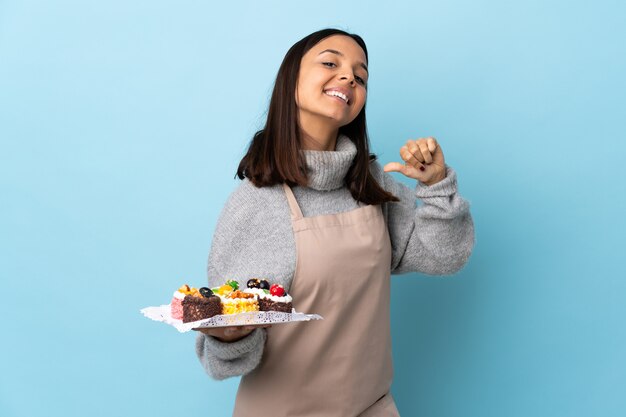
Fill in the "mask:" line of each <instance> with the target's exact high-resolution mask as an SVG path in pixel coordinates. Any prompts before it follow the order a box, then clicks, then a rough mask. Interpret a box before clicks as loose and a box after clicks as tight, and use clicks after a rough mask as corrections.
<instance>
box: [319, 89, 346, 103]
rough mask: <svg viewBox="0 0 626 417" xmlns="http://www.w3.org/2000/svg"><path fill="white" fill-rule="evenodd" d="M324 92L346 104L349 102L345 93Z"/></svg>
mask: <svg viewBox="0 0 626 417" xmlns="http://www.w3.org/2000/svg"><path fill="white" fill-rule="evenodd" d="M324 94H326V95H328V96H333V97H338V98H340V99H342V100H343V101H344V102H345V103H346V104H349V103H348V97H347V96H346V95H345V94H342V93H340V92H339V91H324Z"/></svg>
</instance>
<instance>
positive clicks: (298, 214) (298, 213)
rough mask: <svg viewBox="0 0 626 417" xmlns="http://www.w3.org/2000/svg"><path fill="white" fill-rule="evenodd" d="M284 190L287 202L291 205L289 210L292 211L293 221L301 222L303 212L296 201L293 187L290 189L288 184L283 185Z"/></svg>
mask: <svg viewBox="0 0 626 417" xmlns="http://www.w3.org/2000/svg"><path fill="white" fill-rule="evenodd" d="M283 188H284V189H285V194H286V195H287V202H288V203H289V209H290V211H291V219H292V220H300V219H302V217H303V216H302V210H300V206H299V205H298V202H297V201H296V196H294V195H293V191H292V190H291V187H289V186H288V185H287V184H286V183H283Z"/></svg>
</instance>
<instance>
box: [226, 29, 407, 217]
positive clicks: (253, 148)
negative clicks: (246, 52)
mask: <svg viewBox="0 0 626 417" xmlns="http://www.w3.org/2000/svg"><path fill="white" fill-rule="evenodd" d="M332 35H344V36H349V37H350V38H352V39H354V40H355V41H356V42H357V43H358V44H359V46H360V47H361V48H362V49H363V52H365V58H366V60H367V59H368V58H367V47H366V46H365V42H364V41H363V39H362V38H361V37H360V36H359V35H355V34H350V33H347V32H344V31H343V30H340V29H322V30H320V31H317V32H314V33H312V34H310V35H308V36H305V37H304V38H302V39H301V40H299V41H298V42H296V43H295V44H294V45H293V46H292V47H291V48H290V49H289V51H287V54H286V55H285V58H284V59H283V62H282V63H281V65H280V68H279V69H278V74H277V75H276V82H275V83H274V89H273V91H272V97H271V99H270V104H269V109H268V112H267V122H266V123H265V127H264V128H263V129H261V130H259V131H258V132H256V133H255V134H254V136H253V138H252V140H251V142H250V146H249V148H248V151H247V152H246V155H245V156H244V157H243V158H242V159H241V162H240V163H239V167H238V168H237V175H236V176H237V177H239V179H244V178H248V179H249V180H250V181H251V182H252V183H253V184H254V185H256V186H257V187H266V186H272V185H275V184H282V183H287V184H288V185H296V184H297V185H300V186H307V184H308V177H307V171H306V163H305V158H304V155H303V154H302V152H300V151H301V149H302V142H301V137H300V132H299V129H298V108H297V106H296V100H295V94H296V84H297V81H298V74H299V72H300V62H301V60H302V57H303V56H304V54H306V52H307V51H309V50H310V49H311V48H312V47H313V46H315V45H316V44H317V43H318V42H320V41H321V40H322V39H324V38H327V37H328V36H332ZM338 133H339V134H344V135H346V136H347V137H348V138H349V139H350V140H351V141H352V142H353V143H354V144H355V145H356V148H357V153H356V156H355V158H354V161H353V163H352V165H351V166H350V168H349V169H348V172H347V174H346V177H345V184H346V186H347V187H348V189H349V190H350V193H351V194H352V197H353V198H354V199H355V200H357V201H361V202H363V203H365V204H372V205H376V204H381V203H384V202H388V201H399V199H398V198H397V197H395V196H394V195H393V194H391V193H388V192H387V191H385V190H384V189H383V188H382V187H381V186H380V185H379V184H378V182H377V181H376V180H375V179H374V177H373V176H372V174H371V173H370V171H369V165H370V162H372V161H374V160H376V155H374V154H370V152H369V138H368V136H367V126H366V122H365V105H363V109H361V112H360V113H359V114H358V115H357V117H356V118H355V119H354V120H353V121H352V122H350V123H349V124H347V125H345V126H342V127H340V128H339V132H338Z"/></svg>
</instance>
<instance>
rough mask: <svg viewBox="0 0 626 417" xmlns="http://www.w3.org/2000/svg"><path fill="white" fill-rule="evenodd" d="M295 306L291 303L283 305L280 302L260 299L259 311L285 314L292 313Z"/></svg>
mask: <svg viewBox="0 0 626 417" xmlns="http://www.w3.org/2000/svg"><path fill="white" fill-rule="evenodd" d="M292 309H293V304H291V302H286V303H281V302H280V301H272V300H271V299H269V298H259V310H261V311H282V312H283V313H291V310H292Z"/></svg>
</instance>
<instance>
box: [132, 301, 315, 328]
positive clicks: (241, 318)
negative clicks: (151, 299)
mask: <svg viewBox="0 0 626 417" xmlns="http://www.w3.org/2000/svg"><path fill="white" fill-rule="evenodd" d="M141 313H142V314H143V315H144V316H146V317H147V318H149V319H152V320H155V321H160V322H163V323H167V324H169V325H172V326H174V327H175V328H176V330H178V331H179V332H181V333H184V332H188V331H190V330H191V329H194V328H198V327H226V326H248V325H253V324H276V323H290V322H294V321H309V320H322V319H323V318H322V316H320V315H319V314H304V313H298V312H297V311H296V310H295V309H294V310H292V312H291V313H283V312H280V311H249V312H246V313H238V314H220V315H218V316H213V317H211V318H210V319H205V320H198V321H190V322H189V323H183V321H182V320H177V319H174V318H172V315H171V307H170V304H164V305H160V306H158V307H146V308H142V309H141Z"/></svg>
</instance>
